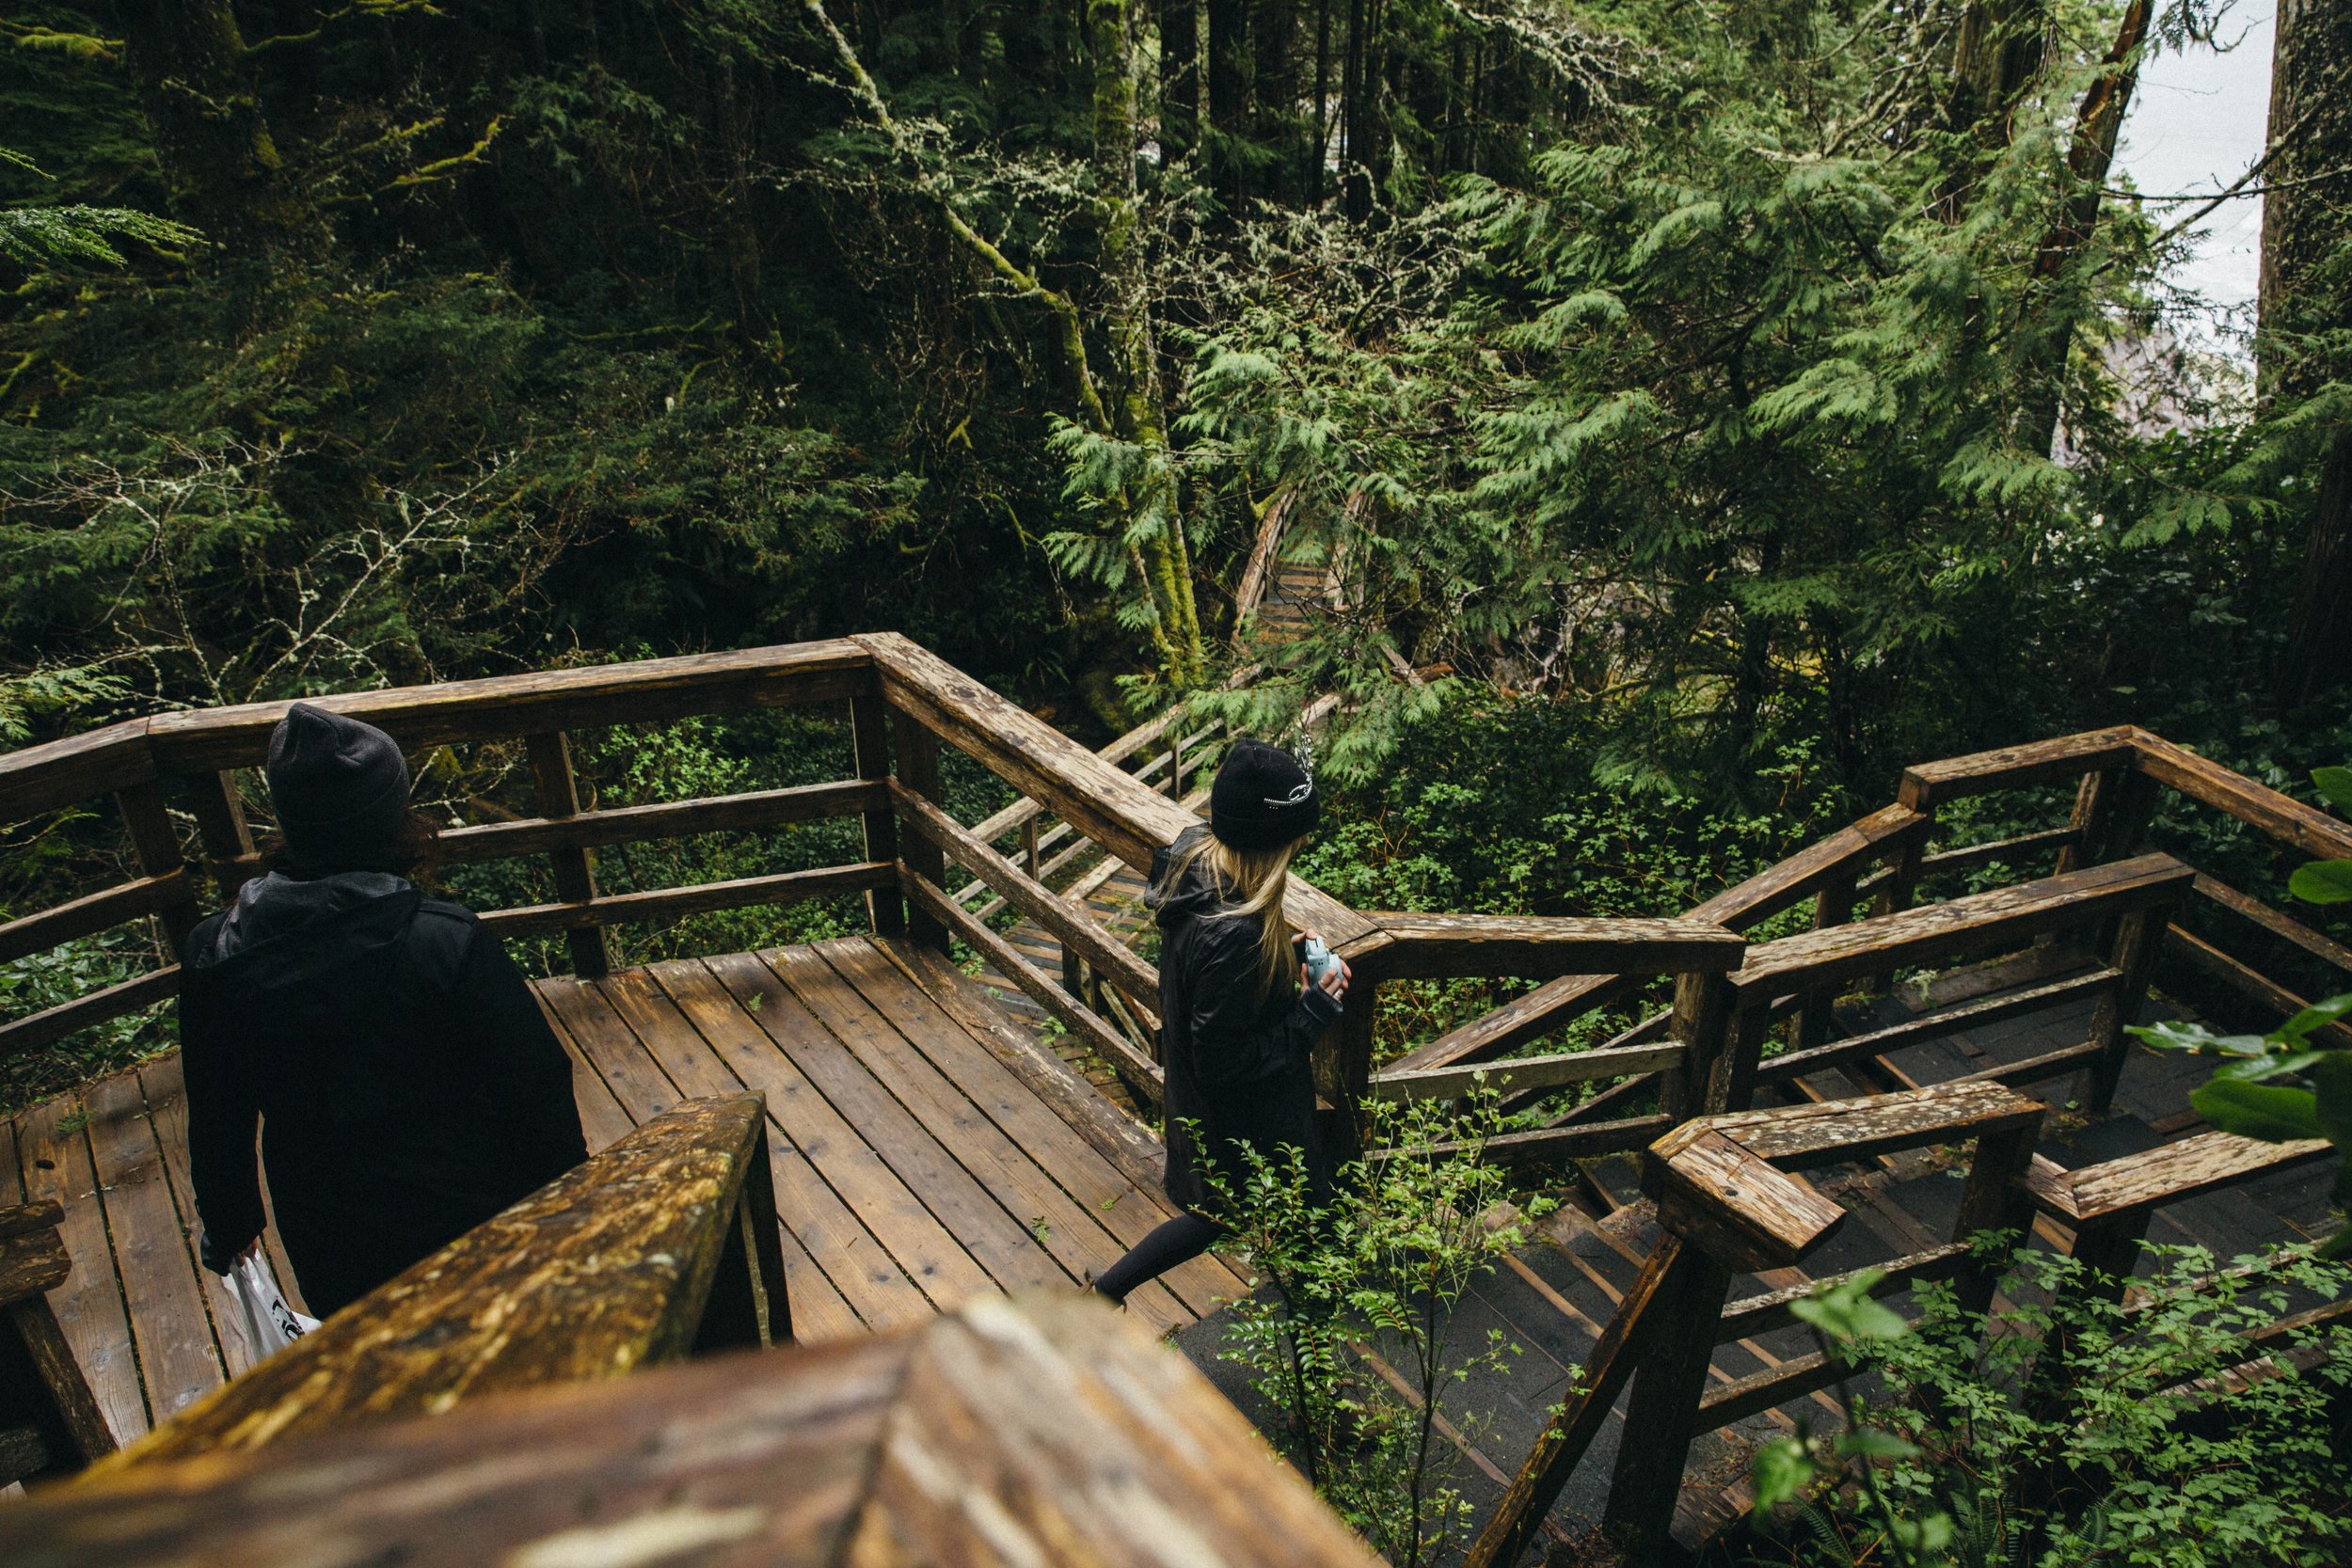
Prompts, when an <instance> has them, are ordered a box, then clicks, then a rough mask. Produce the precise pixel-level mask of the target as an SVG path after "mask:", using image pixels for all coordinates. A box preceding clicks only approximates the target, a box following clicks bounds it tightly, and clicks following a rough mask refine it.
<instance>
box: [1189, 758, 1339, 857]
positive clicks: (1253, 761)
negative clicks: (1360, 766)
mask: <svg viewBox="0 0 2352 1568" xmlns="http://www.w3.org/2000/svg"><path fill="white" fill-rule="evenodd" d="M1322 820H1323V799H1322V797H1321V796H1319V795H1317V794H1316V793H1315V782H1314V780H1313V779H1311V778H1310V777H1308V775H1307V770H1306V769H1305V768H1301V767H1300V766H1299V765H1298V759H1297V758H1296V757H1294V756H1292V755H1291V754H1290V753H1289V752H1285V751H1283V750H1282V749H1281V748H1280V747H1279V746H1269V745H1267V744H1266V743H1265V742H1264V741H1263V740H1236V741H1234V742H1233V749H1232V751H1230V752H1226V753H1225V762H1224V765H1223V766H1222V767H1220V768H1217V770H1216V784H1212V785H1210V786H1209V831H1210V832H1213V833H1215V834H1216V836H1217V837H1218V838H1219V839H1221V840H1223V841H1224V842H1225V843H1226V844H1228V845H1230V846H1232V847H1233V848H1236V849H1274V848H1279V847H1281V846H1282V845H1285V844H1288V843H1289V842H1290V841H1291V840H1293V839H1295V838H1303V837H1305V836H1306V835H1307V834H1309V833H1311V832H1314V831H1315V824H1316V823H1318V822H1320V821H1322Z"/></svg>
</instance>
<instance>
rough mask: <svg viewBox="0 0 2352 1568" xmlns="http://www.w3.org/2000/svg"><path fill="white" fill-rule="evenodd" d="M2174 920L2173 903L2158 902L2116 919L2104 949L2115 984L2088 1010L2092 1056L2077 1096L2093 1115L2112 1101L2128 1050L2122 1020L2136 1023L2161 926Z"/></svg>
mask: <svg viewBox="0 0 2352 1568" xmlns="http://www.w3.org/2000/svg"><path fill="white" fill-rule="evenodd" d="M2171 922H2172V906H2171V905H2170V904H2158V905H2156V906H2155V907H2154V908H2153V909H2145V910H2138V911H2134V912H2133V913H2130V914H2127V915H2124V916H2123V917H2122V919H2120V920H2118V921H2117V922H2116V923H2115V935H2114V938H2113V941H2112V942H2111V943H2110V945H2109V946H2108V948H2107V964H2108V967H2110V968H2112V969H2114V970H2116V971H2117V972H2118V975H2117V979H2116V982H2115V984H2113V985H2111V986H2109V987H2108V988H2107V989H2106V990H2104V991H2101V992H2100V993H2099V1003H2098V1006H2096V1007H2095V1008H2094V1009H2093V1010H2092V1012H2091V1015H2090V1041H2089V1043H2090V1045H2091V1047H2092V1055H2091V1058H2090V1066H2089V1067H2088V1068H2086V1069H2084V1073H2083V1079H2082V1082H2081V1083H2080V1084H2079V1085H2077V1086H2076V1090H2077V1092H2076V1095H2075V1098H2076V1099H2078V1100H2079V1101H2082V1103H2083V1105H2084V1107H2085V1109H2087V1110H2088V1111H2090V1114H2091V1115H2092V1116H2094V1117H2099V1116H2105V1115H2106V1113H2107V1107H2108V1105H2109V1104H2111V1103H2112V1102H2113V1101H2114V1100H2115V1086H2116V1085H2117V1083H2118V1082H2120V1081H2121V1080H2122V1076H2123V1063H2124V1060H2125V1058H2126V1057H2127V1056H2128V1055H2129V1053H2130V1051H2131V1037H2130V1036H2128V1035H2126V1034H2124V1033H2123V1030H2124V1028H2125V1026H2126V1025H2129V1024H2132V1023H2137V1022H2139V1005H2140V1003H2141V1002H2142V1001H2144V1000H2145V999H2146V998H2147V995H2148V975H2149V972H2150V971H2151V970H2152V969H2153V968H2154V967H2155V961H2156V955H2157V954H2158V953H2159V952H2161V951H2163V949H2164V933H2165V928H2166V927H2168V926H2169V925H2170V924H2171Z"/></svg>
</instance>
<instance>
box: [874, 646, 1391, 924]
mask: <svg viewBox="0 0 2352 1568" xmlns="http://www.w3.org/2000/svg"><path fill="white" fill-rule="evenodd" d="M853 641H856V642H857V643H858V645H859V646H861V647H863V648H865V649H866V650H867V651H868V652H869V653H870V654H871V655H872V656H873V658H874V663H875V667H876V669H877V670H878V671H879V672H880V673H881V676H882V688H883V690H884V691H885V692H886V693H887V694H888V695H889V697H890V700H891V702H892V703H893V704H895V705H898V706H900V707H902V708H906V709H907V710H908V711H910V712H913V713H914V714H916V715H917V716H918V717H920V718H921V720H922V721H923V722H924V723H925V724H926V725H927V726H928V727H929V728H930V729H931V730H932V731H934V732H935V733H936V734H938V735H939V736H941V738H943V739H945V740H946V741H947V742H948V743H949V744H950V745H953V746H954V747H956V748H957V750H959V751H961V752H963V753H964V754H965V755H967V756H970V757H973V758H974V759H976V760H977V761H978V762H980V763H981V764H982V765H983V766H984V767H986V768H989V769H990V770H991V771H992V772H993V773H995V774H996V775H997V776H998V777H999V778H1001V779H1003V780H1005V781H1006V782H1007V783H1008V784H1011V785H1012V786H1013V787H1014V788H1015V789H1017V790H1019V791H1020V792H1021V793H1022V794H1024V795H1026V796H1028V797H1030V798H1031V799H1033V800H1041V801H1042V802H1044V803H1045V804H1046V805H1048V806H1050V807H1051V808H1052V809H1053V811H1054V812H1055V814H1056V815H1057V816H1060V817H1062V818H1063V819H1064V820H1066V821H1068V822H1069V823H1070V824H1071V826H1072V827H1073V828H1075V829H1076V830H1077V831H1078V832H1081V833H1083V834H1084V835H1085V836H1087V837H1088V838H1090V839H1092V840H1094V841H1095V842H1096V843H1097V844H1100V845H1102V846H1103V847H1104V848H1106V849H1108V850H1110V852H1111V853H1113V854H1115V855H1117V856H1118V857H1119V858H1120V860H1123V861H1125V862H1126V863H1128V864H1129V865H1131V866H1134V867H1136V869H1137V870H1139V871H1143V870H1149V869H1150V866H1151V863H1152V850H1154V849H1156V848H1158V847H1161V846H1162V845H1166V844H1172V843H1174V842H1175V840H1176V837H1177V835H1178V834H1179V833H1182V832H1184V830H1185V829H1186V828H1189V827H1192V826H1193V825H1195V824H1196V823H1198V822H1199V821H1200V818H1199V817H1198V816H1195V815H1194V814H1193V813H1191V812H1190V811H1187V810H1186V809H1185V808H1184V806H1183V805H1182V804H1180V803H1179V802H1177V801H1174V800H1169V799H1168V797H1167V796H1165V795H1162V794H1160V793H1159V792H1158V791H1156V790H1154V789H1152V787H1151V786H1150V785H1149V784H1144V783H1143V782H1141V781H1140V780H1137V779H1136V778H1134V777H1132V776H1130V775H1129V774H1127V773H1124V772H1121V771H1120V769H1119V768H1118V767H1117V766H1116V765H1114V764H1111V763H1107V762H1104V760H1103V759H1102V758H1101V757H1098V756H1096V755H1095V754H1094V753H1093V752H1089V751H1088V750H1087V749H1086V748H1085V747H1084V746H1081V745H1079V744H1078V743H1077V742H1076V741H1074V740H1073V739H1071V738H1070V737H1069V736H1065V735H1063V734H1062V733H1061V732H1060V731H1058V730H1057V729H1055V728H1054V727H1053V726H1052V725H1050V724H1048V723H1046V722H1045V721H1043V720H1041V719H1039V718H1038V717H1037V716H1036V715H1035V714H1032V713H1028V712H1025V711H1024V710H1023V709H1022V708H1021V707H1019V706H1018V705H1015V704H1013V703H1011V702H1009V701H1007V700H1006V699H1005V698H1004V697H1002V696H999V695H998V694H997V693H996V692H994V691H992V690H990V689H988V688H987V687H986V686H984V685H982V684H981V683H980V682H978V681H976V680H974V679H973V678H972V677H970V676H969V675H966V674H964V673H962V672H961V671H959V670H957V669H956V668H955V667H954V666H953V665H951V664H948V663H947V662H946V660H944V659H942V658H940V657H937V656H936V655H934V654H932V653H930V652H929V651H928V650H926V649H924V648H923V647H921V646H920V645H919V644H917V643H915V642H914V641H911V640H910V639H907V638H904V637H901V636H898V634H897V633H895V632H883V633H877V634H873V635H869V636H862V637H858V638H855V639H853ZM1283 898H1284V908H1285V909H1286V910H1287V911H1288V912H1289V914H1290V918H1291V921H1292V923H1293V924H1294V925H1298V926H1311V927H1316V928H1317V929H1319V930H1321V931H1322V932H1323V934H1324V935H1325V937H1326V938H1327V939H1328V940H1329V941H1330V942H1333V943H1334V944H1337V943H1339V942H1346V941H1348V940H1349V939H1351V938H1354V937H1358V936H1361V935H1363V934H1364V933H1366V932H1367V931H1369V930H1371V929H1372V924H1371V922H1369V921H1367V920H1366V919H1364V918H1363V917H1362V916H1361V915H1359V914H1358V913H1357V912H1356V911H1353V910H1351V909H1349V908H1348V907H1347V906H1346V905H1344V904H1342V903H1341V902H1339V901H1338V900H1337V899H1335V898H1332V897H1330V896H1329V895H1327V894H1325V893H1323V892H1322V891H1321V890H1320V889H1317V888H1315V887H1313V886H1311V884H1309V883H1307V882H1305V881H1302V880H1301V879H1298V878H1296V877H1293V878H1292V879H1291V881H1290V888H1289V890H1288V892H1287V893H1285V895H1283Z"/></svg>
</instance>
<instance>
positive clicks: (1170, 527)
mask: <svg viewBox="0 0 2352 1568" xmlns="http://www.w3.org/2000/svg"><path fill="white" fill-rule="evenodd" d="M1134 3H1135V0H1087V21H1088V27H1089V32H1090V33H1091V35H1092V43H1093V47H1094V181H1095V191H1096V197H1095V209H1096V222H1097V225H1098V227H1099V230H1100V236H1101V237H1100V243H1099V248H1098V251H1097V256H1096V262H1097V265H1098V267H1099V268H1100V270H1101V273H1102V277H1103V286H1104V290H1105V291H1106V293H1107V294H1108V296H1109V297H1108V298H1107V299H1106V300H1105V301H1104V305H1105V307H1106V309H1104V326H1105V330H1106V332H1107V335H1108V337H1109V339H1110V358H1111V366H1112V369H1111V374H1112V377H1113V386H1112V395H1111V398H1110V400H1109V415H1110V426H1111V428H1110V432H1109V433H1110V434H1111V435H1114V436H1117V437H1118V438H1119V439H1120V440H1122V441H1125V442H1127V443H1128V444H1129V445H1131V446H1134V447H1136V448H1138V449H1139V450H1141V451H1142V452H1143V453H1144V454H1145V456H1146V459H1147V467H1146V469H1145V471H1144V472H1143V473H1142V474H1141V475H1140V476H1139V477H1138V479H1137V480H1136V481H1135V482H1134V483H1131V484H1130V485H1129V487H1128V490H1127V495H1126V502H1127V506H1126V510H1127V513H1128V518H1129V537H1130V539H1131V541H1132V545H1131V548H1132V552H1133V561H1132V565H1133V567H1134V569H1135V570H1136V572H1137V573H1138V574H1139V575H1140V576H1141V577H1142V578H1143V579H1144V581H1143V586H1144V588H1145V592H1146V594H1147V596H1148V597H1149V599H1150V600H1151V603H1152V611H1153V625H1152V638H1153V641H1155V642H1156V644H1157V645H1158V649H1159V653H1160V658H1161V662H1162V665H1163V666H1164V668H1165V669H1166V671H1167V673H1168V677H1169V678H1170V679H1171V680H1173V681H1174V682H1175V683H1176V684H1177V685H1179V686H1189V685H1191V684H1193V683H1194V682H1195V681H1197V680H1198V679H1199V678H1200V674H1201V673H1202V664H1203V661H1204V659H1205V657H1206V650H1205V648H1204V647H1203V646H1202V643H1201V640H1200V609H1199V606H1198V605H1197V603H1196V602H1195V600H1194V597H1193V592H1192V551H1191V549H1190V547H1189V546H1188V544H1187V542H1186V539H1185V536H1184V515H1183V512H1182V508H1181V506H1180V504H1179V497H1178V495H1177V491H1176V483H1175V470H1174V468H1173V467H1171V466H1170V465H1169V463H1168V415H1167V411H1166V409H1165V408H1164V407H1163V406H1162V400H1161V396H1160V379H1159V359H1158V354H1157V351H1156V347H1155V345H1154V343H1153V341H1152V311H1151V290H1150V285H1149V280H1148V279H1147V278H1146V277H1145V276H1144V266H1143V261H1144V256H1143V243H1142V239H1143V237H1142V231H1141V230H1142V224H1143V202H1142V198H1141V196H1140V194H1139V193H1138V192H1137V190H1136V74H1135V55H1136V49H1135V22H1134V13H1133V11H1132V10H1131V9H1130V7H1131V6H1132V5H1133V4H1134Z"/></svg>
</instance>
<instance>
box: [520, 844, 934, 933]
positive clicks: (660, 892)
mask: <svg viewBox="0 0 2352 1568" xmlns="http://www.w3.org/2000/svg"><path fill="white" fill-rule="evenodd" d="M897 879H898V868H897V867H896V866H893V865H887V864H884V863H881V862H878V861H861V862H859V863H856V864H853V865H827V866H819V867H818V868H817V869H816V870H813V871H779V872H775V873H773V874H771V875H770V876H765V877H737V878H733V879H729V880H726V881H723V882H696V883H694V884H692V885H691V886H689V887H667V888H655V889H652V890H650V891H648V892H645V893H609V894H603V895H598V896H596V897H595V898H592V899H589V900H587V901H586V902H584V903H579V904H528V905H524V906H522V907H520V908H518V909H511V910H490V911H485V912H484V914H483V916H482V924H483V925H485V926H486V927H489V928H490V929H491V930H493V931H496V932H498V933H499V934H500V935H501V936H508V935H522V934H527V933H532V932H542V931H568V930H573V929H577V928H579V927H587V926H616V925H619V924H621V923H622V922H624V921H631V920H671V919H675V918H676V917H678V916H680V915H689V914H707V913H709V912H711V911H714V910H739V909H747V908H749V907H751V906H753V905H758V904H797V903H800V902H802V901H803V900H804V899H809V898H831V897H838V896H841V895H846V894H854V893H865V892H867V891H869V890H871V889H874V888H880V887H888V886H890V885H891V884H892V883H893V882H894V881H896V880H897Z"/></svg>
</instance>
